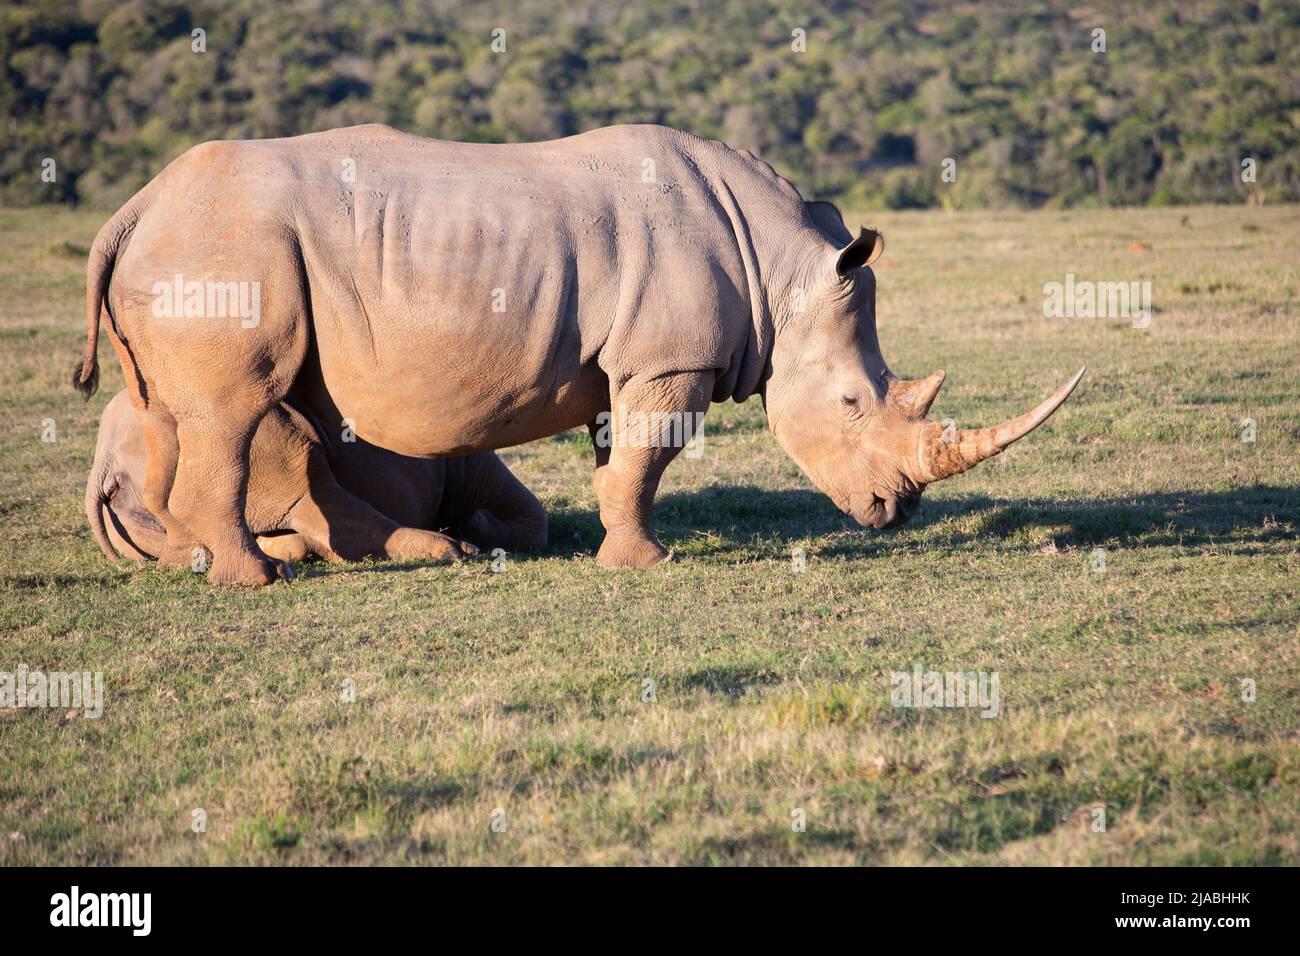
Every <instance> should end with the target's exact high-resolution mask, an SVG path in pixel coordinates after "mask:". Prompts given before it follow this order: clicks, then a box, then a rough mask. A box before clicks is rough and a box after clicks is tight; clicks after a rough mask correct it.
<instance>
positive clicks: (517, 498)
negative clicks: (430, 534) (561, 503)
mask: <svg viewBox="0 0 1300 956" xmlns="http://www.w3.org/2000/svg"><path fill="white" fill-rule="evenodd" d="M466 466H467V469H468V470H467V478H468V480H467V481H466V483H465V484H466V489H465V499H464V500H463V501H460V502H455V501H450V502H444V514H446V513H447V512H450V511H454V510H459V512H460V516H459V517H457V518H454V519H453V523H452V527H451V531H452V533H453V534H455V535H457V536H458V537H461V538H464V539H465V540H467V541H472V542H473V543H474V544H475V545H477V546H478V547H479V548H480V549H482V550H484V551H492V550H495V549H496V548H502V549H504V550H506V551H536V550H538V549H540V548H544V547H546V537H547V521H546V509H545V508H544V507H543V506H542V503H541V502H540V501H538V500H537V496H536V495H534V494H533V493H532V492H531V491H529V490H528V488H527V487H526V486H525V485H524V483H523V482H522V481H520V480H519V479H518V478H516V477H515V476H514V473H513V472H511V470H510V468H509V467H508V466H507V465H506V463H505V462H504V461H502V460H501V459H500V458H499V457H497V455H496V453H495V452H482V453H480V454H477V455H472V456H470V457H469V458H468V459H467V461H466ZM457 505H458V506H459V508H456V506H457Z"/></svg>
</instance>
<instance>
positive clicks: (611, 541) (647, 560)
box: [596, 534, 670, 568]
mask: <svg viewBox="0 0 1300 956" xmlns="http://www.w3.org/2000/svg"><path fill="white" fill-rule="evenodd" d="M669 557H670V555H669V551H668V549H667V548H665V547H664V546H663V545H662V544H660V543H659V542H658V541H657V540H656V539H655V538H654V536H653V535H651V536H649V537H643V536H641V535H618V536H615V535H612V534H608V535H606V536H605V541H604V543H603V544H601V546H600V551H599V552H598V553H597V554H596V563H597V564H598V565H600V566H601V567H602V568H652V567H654V566H655V565H656V564H659V563H661V562H663V561H667V560H668V558H669Z"/></svg>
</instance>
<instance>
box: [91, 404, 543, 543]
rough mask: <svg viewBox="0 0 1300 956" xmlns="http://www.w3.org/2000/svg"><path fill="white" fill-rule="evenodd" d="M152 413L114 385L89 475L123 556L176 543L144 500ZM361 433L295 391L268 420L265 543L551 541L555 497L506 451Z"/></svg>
mask: <svg viewBox="0 0 1300 956" xmlns="http://www.w3.org/2000/svg"><path fill="white" fill-rule="evenodd" d="M143 417H144V416H143V414H142V413H140V412H139V411H137V410H136V409H134V408H132V407H131V402H130V400H129V398H128V396H127V393H126V391H121V392H118V393H117V395H115V396H114V397H113V400H112V401H111V402H109V403H108V407H106V408H105V409H104V414H103V416H102V417H101V418H100V421H99V439H98V441H97V443H96V446H95V463H94V465H93V466H92V467H91V471H90V478H89V479H88V480H87V482H86V517H87V518H88V519H89V520H90V529H91V533H92V534H93V535H94V538H95V541H96V542H97V543H98V544H99V547H100V549H101V550H102V551H103V552H104V554H106V555H108V557H109V558H113V559H116V558H117V557H119V556H121V557H126V558H132V559H137V560H141V559H146V558H154V557H157V556H158V555H159V554H160V553H161V552H162V551H163V549H164V548H165V547H166V535H165V532H164V529H163V526H162V524H161V523H160V522H159V521H158V519H157V517H156V516H155V515H154V514H153V512H152V511H150V509H149V508H148V506H147V505H146V504H145V503H144V500H143V488H144V484H145V474H146V470H147V462H146V458H147V455H146V449H145V442H144V432H143V429H142V427H141V422H142V420H143ZM352 437H353V436H352V435H351V434H350V433H334V432H331V431H330V430H329V429H323V428H320V427H319V426H318V425H317V424H316V423H314V422H312V421H310V420H309V419H308V418H307V416H306V415H304V414H303V413H302V412H300V411H298V410H297V409H296V408H294V407H292V406H291V405H289V404H288V403H287V402H281V403H279V405H277V406H276V407H275V408H273V409H271V411H270V412H269V413H268V414H267V415H265V416H264V417H263V418H262V420H261V421H260V422H259V423H258V426H257V432H256V434H255V435H254V436H253V440H252V444H251V449H250V462H251V467H250V468H249V478H248V492H247V495H246V504H245V509H246V511H245V520H246V522H247V524H248V526H249V529H250V530H251V531H252V533H253V534H256V535H260V537H258V538H257V544H258V547H259V548H261V549H262V551H263V552H264V553H265V554H267V555H270V556H272V557H275V558H278V559H281V560H285V561H291V560H298V559H300V558H302V557H304V556H306V555H307V554H309V553H311V554H317V555H319V556H320V557H322V558H325V559H326V560H329V561H355V560H358V559H360V558H365V557H381V558H384V557H386V558H405V559H417V560H426V561H428V560H431V561H444V560H450V559H452V558H456V557H459V556H461V555H462V554H464V553H467V552H469V553H472V552H476V551H478V550H480V549H482V550H487V551H490V550H492V549H494V548H504V549H505V550H507V551H528V550H532V549H535V548H540V547H543V546H544V545H545V544H546V511H545V509H544V508H543V507H542V505H541V502H539V501H538V500H537V499H536V498H535V497H533V494H532V493H531V492H530V491H529V490H528V489H527V488H525V487H524V486H523V485H522V484H521V483H520V482H519V480H518V479H517V478H515V476H514V475H513V474H511V473H510V469H509V468H507V467H506V466H505V463H504V462H502V461H501V459H500V458H498V457H497V456H496V454H495V453H493V452H479V453H478V454H474V455H468V456H466V457H463V458H447V459H438V458H435V459H427V458H407V457H404V456H402V455H397V454H394V453H393V452H390V451H385V450H384V449H382V448H376V447H375V446H373V445H370V444H368V443H366V442H364V441H360V440H357V441H350V440H349V439H351V438H352ZM434 529H441V530H442V531H445V532H446V534H442V533H437V532H436V531H435V530H434ZM196 547H197V546H196ZM198 557H202V558H203V559H204V560H205V561H206V555H204V554H203V553H202V551H201V550H200V551H199V552H198V553H197V554H193V555H191V561H194V560H195V559H196V558H198ZM191 566H192V567H193V566H198V565H194V564H192V565H191Z"/></svg>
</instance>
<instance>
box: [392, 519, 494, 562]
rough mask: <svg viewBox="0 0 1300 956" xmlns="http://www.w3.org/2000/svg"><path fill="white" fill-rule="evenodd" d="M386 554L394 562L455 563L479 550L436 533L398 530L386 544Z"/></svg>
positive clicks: (418, 529)
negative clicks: (458, 559)
mask: <svg viewBox="0 0 1300 956" xmlns="http://www.w3.org/2000/svg"><path fill="white" fill-rule="evenodd" d="M384 553H385V554H386V555H387V556H388V557H389V558H391V559H393V560H395V561H396V560H402V561H436V562H439V563H443V562H447V561H455V560H456V559H457V558H463V557H465V556H467V555H473V554H478V548H476V547H474V545H472V544H470V543H469V542H468V541H457V540H455V539H454V538H449V537H447V536H446V535H445V534H438V532H436V531H424V530H423V529H420V528H398V529H397V530H396V531H394V532H393V533H392V534H391V535H389V537H388V540H387V541H386V542H384Z"/></svg>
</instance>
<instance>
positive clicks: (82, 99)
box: [0, 0, 1300, 207]
mask: <svg viewBox="0 0 1300 956" xmlns="http://www.w3.org/2000/svg"><path fill="white" fill-rule="evenodd" d="M865 7H869V8H870V9H869V10H867V9H864V8H865ZM1107 7H1108V5H1107V4H1099V5H1096V6H1093V7H1090V8H1089V10H1088V12H1087V13H1086V14H1085V13H1081V12H1079V11H1078V10H1077V9H1076V5H1075V4H1074V3H1072V2H1070V0H1040V2H1032V0H1031V2H1022V3H1015V4H1009V5H1002V4H978V5H977V4H965V3H963V4H937V3H927V2H911V0H896V2H895V0H891V2H886V3H880V4H875V3H870V4H856V3H847V2H839V0H806V2H784V0H717V2H704V0H699V2H684V0H677V2H667V3H661V2H649V0H638V2H635V3H626V4H621V5H620V4H617V3H613V2H611V0H578V2H573V0H565V2H563V3H561V2H556V0H509V2H501V0H490V2H482V0H480V2H473V0H433V2H414V0H349V2H346V3H329V2H325V0H288V2H282V3H275V4H267V3H265V2H263V0H196V2H190V3H184V4H182V3H176V2H171V0H128V2H126V3H121V2H118V0H82V2H69V0H38V2H34V3H19V4H18V5H16V6H14V5H11V6H8V7H6V9H4V10H3V12H0V56H2V58H3V64H4V79H3V84H2V85H0V106H2V107H3V111H4V113H5V114H6V115H7V116H8V117H10V119H9V120H8V125H7V127H6V128H5V129H4V131H3V132H4V135H5V140H6V147H5V149H4V152H3V157H2V158H0V190H2V193H0V201H3V202H7V203H19V204H27V203H33V202H42V201H89V202H93V203H96V204H101V205H113V204H116V203H118V202H120V201H122V200H123V199H124V198H125V197H126V196H128V195H129V194H130V193H131V192H132V191H133V190H134V189H136V188H137V187H138V186H140V185H141V184H142V183H143V182H145V181H146V180H147V179H148V178H149V177H150V176H152V175H153V174H154V173H156V172H157V171H158V169H159V168H161V166H162V165H163V164H164V163H165V162H167V161H168V160H169V159H171V158H172V157H174V156H175V155H177V154H178V153H179V152H181V151H182V150H183V149H185V148H186V147H188V146H189V145H192V144H193V143H196V142H200V141H202V140H206V139H216V138H232V137H258V136H280V135H288V134H294V133H302V132H309V131H312V130H319V129H327V128H330V127H334V126H340V125H346V124H350V123H357V122H370V121H382V122H387V123H391V124H392V125H394V126H398V127H401V128H403V129H407V130H410V131H412V132H418V133H422V134H425V135H429V136H438V137H443V138H449V139H467V140H526V139H538V138H550V137H555V136H563V135H566V134H569V133H574V132H580V131H582V130H585V129H590V128H593V127H597V126H603V125H606V124H609V123H616V122H656V123H666V124H669V125H672V126H677V127H680V128H683V129H689V130H691V131H693V132H697V133H700V134H702V135H705V136H709V137H714V138H719V139H723V140H725V141H727V142H729V143H731V144H732V145H734V146H737V147H748V148H751V149H754V150H755V151H756V152H758V153H759V154H760V155H762V156H763V157H764V158H766V159H768V160H769V161H771V162H773V163H774V164H775V165H776V166H777V167H778V168H779V169H780V170H781V171H782V172H784V173H786V174H787V175H789V176H790V177H792V178H793V179H794V180H795V181H796V182H797V183H798V184H799V185H800V187H801V188H802V189H803V190H804V191H805V193H808V194H814V195H819V196H826V197H840V198H842V199H844V200H845V201H847V202H850V203H854V204H862V205H887V206H892V207H907V206H930V205H938V204H941V203H942V204H949V205H959V206H961V205H965V206H972V205H981V206H998V205H1041V204H1059V205H1076V204H1102V205H1108V204H1109V205H1119V204H1138V203H1179V202H1192V201H1214V202H1218V201H1242V200H1243V199H1244V198H1247V197H1250V198H1251V199H1252V201H1260V200H1262V199H1267V201H1268V202H1270V203H1271V202H1277V201H1283V200H1292V201H1294V200H1296V199H1298V198H1300V151H1298V150H1297V144H1298V142H1300V4H1295V3H1291V2H1286V3H1280V2H1263V3H1254V4H1252V3H1246V2H1242V0H1201V2H1197V0H1192V2H1174V3H1167V2H1155V3H1144V4H1114V5H1113V7H1112V8H1111V9H1107ZM495 28H501V29H503V30H504V31H505V34H504V38H505V50H504V52H494V51H493V49H492V47H491V44H492V40H493V36H492V31H493V30H494V29H495ZM1096 28H1102V29H1104V30H1105V31H1106V52H1104V53H1100V52H1093V49H1092V46H1093V43H1094V39H1093V35H1092V34H1093V30H1094V29H1096ZM195 29H202V30H203V31H205V36H204V39H205V42H206V47H207V50H206V52H203V53H198V52H194V51H193V50H192V43H193V42H194V41H193V40H192V37H191V31H192V30H195ZM799 30H801V31H804V32H805V34H806V51H805V52H796V51H795V49H794V48H793V47H794V46H797V45H798V40H799V35H798V34H797V33H796V32H795V31H799ZM47 157H48V158H53V159H54V160H55V161H56V163H57V171H58V175H57V178H56V180H55V181H54V182H50V183H46V182H43V181H42V178H41V170H42V160H43V159H45V158H47ZM1243 157H1251V158H1253V159H1254V160H1255V161H1256V164H1257V166H1256V168H1257V182H1256V183H1254V184H1251V183H1245V182H1243V181H1242V179H1241V175H1240V172H1241V167H1240V163H1241V160H1242V158H1243ZM945 159H953V160H955V163H956V166H955V169H956V181H955V182H951V183H949V182H944V181H943V179H942V178H941V173H942V170H943V162H944V160H945ZM1251 194H1253V196H1252V195H1251Z"/></svg>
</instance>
